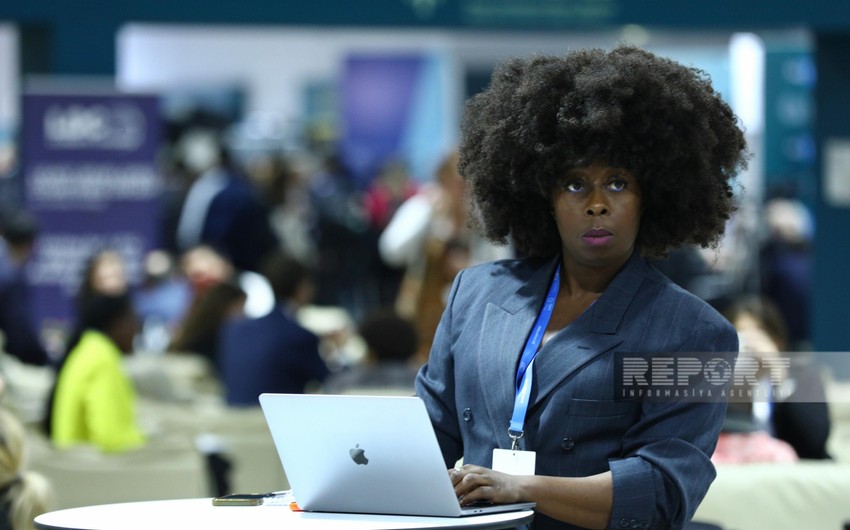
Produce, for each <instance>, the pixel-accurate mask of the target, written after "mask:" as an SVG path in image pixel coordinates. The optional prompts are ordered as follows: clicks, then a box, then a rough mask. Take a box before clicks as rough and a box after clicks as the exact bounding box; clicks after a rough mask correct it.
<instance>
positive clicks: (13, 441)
mask: <svg viewBox="0 0 850 530" xmlns="http://www.w3.org/2000/svg"><path fill="white" fill-rule="evenodd" d="M27 457H28V454H27V437H26V434H25V430H24V426H23V424H22V423H21V421H20V420H19V419H18V418H17V417H16V416H15V415H14V414H13V413H12V412H11V411H9V410H7V409H5V408H0V530H33V528H34V526H33V519H34V518H35V517H36V516H38V515H41V514H42V513H45V512H46V511H48V509H49V508H50V505H51V503H52V500H53V491H52V487H51V485H50V483H49V482H48V480H47V479H46V478H45V477H43V476H42V475H40V474H38V473H35V472H33V471H29V470H27V469H26V462H27Z"/></svg>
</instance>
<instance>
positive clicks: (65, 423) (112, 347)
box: [45, 293, 145, 452]
mask: <svg viewBox="0 0 850 530" xmlns="http://www.w3.org/2000/svg"><path fill="white" fill-rule="evenodd" d="M137 331H138V322H137V318H136V313H135V310H134V308H133V304H132V300H131V298H130V296H129V294H127V293H124V294H118V295H105V294H97V295H92V296H91V297H90V298H88V299H87V300H86V302H85V303H84V304H83V306H82V307H81V318H80V322H79V325H78V328H77V331H76V332H75V333H74V335H72V337H71V340H70V341H69V343H68V349H67V352H68V353H67V354H66V355H65V357H64V358H63V359H62V362H61V364H60V365H59V370H58V372H57V375H56V382H55V385H54V388H53V391H52V393H51V396H50V399H49V401H48V409H47V418H46V422H45V426H46V428H47V431H48V435H49V436H50V438H51V440H52V441H53V443H54V444H55V445H56V446H57V447H59V448H65V447H71V446H75V445H79V444H86V443H88V444H92V445H94V446H96V447H98V448H99V449H101V450H103V451H106V452H120V451H126V450H129V449H133V448H137V447H139V446H141V445H143V444H144V443H145V436H144V434H143V432H142V430H141V429H140V428H139V426H138V424H137V422H136V416H135V402H136V394H135V390H134V388H133V383H132V381H131V380H130V378H129V377H128V376H127V374H126V373H125V372H124V367H123V364H122V356H123V354H125V353H130V352H131V351H132V348H133V337H134V336H135V335H136V333H137Z"/></svg>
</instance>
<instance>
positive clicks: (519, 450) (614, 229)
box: [416, 45, 745, 529]
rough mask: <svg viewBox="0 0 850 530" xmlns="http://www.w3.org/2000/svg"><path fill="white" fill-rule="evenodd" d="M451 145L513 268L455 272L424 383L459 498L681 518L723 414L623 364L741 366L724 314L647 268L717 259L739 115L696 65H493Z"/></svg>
mask: <svg viewBox="0 0 850 530" xmlns="http://www.w3.org/2000/svg"><path fill="white" fill-rule="evenodd" d="M462 133H463V134H462V141H461V146H460V160H459V169H460V172H461V174H462V175H463V177H464V178H465V179H466V181H467V183H468V185H469V189H470V193H471V199H472V202H473V206H474V209H473V211H474V212H475V217H476V219H475V220H476V221H477V222H478V226H479V228H480V230H481V231H482V233H483V234H484V235H486V236H487V238H488V239H490V240H491V241H494V242H501V243H507V242H511V243H512V244H513V245H514V248H515V249H516V251H517V253H518V255H519V256H520V257H519V259H514V260H506V261H498V262H493V263H487V264H483V265H479V266H476V267H472V268H469V269H466V270H464V271H462V272H461V273H460V274H458V275H457V277H456V278H455V282H454V285H453V287H452V290H451V293H450V295H449V299H448V303H447V307H446V309H445V311H444V313H443V316H442V319H441V322H440V325H439V328H438V330H437V332H436V335H435V337H434V342H433V347H432V349H431V352H430V357H429V361H428V364H426V365H425V366H424V367H423V368H422V369H421V371H420V373H419V375H418V377H417V382H416V393H417V395H418V396H420V397H421V398H422V399H423V401H424V402H425V404H426V407H427V409H428V412H429V414H430V417H431V421H432V423H433V426H434V430H435V433H436V435H437V438H438V440H439V443H440V447H441V450H442V453H443V457H444V459H445V462H446V464H447V466H449V467H450V469H449V474H450V476H451V477H452V481H453V483H454V485H455V491H456V493H457V494H458V498H459V500H460V502H461V504H469V503H472V502H476V501H489V502H495V503H509V502H516V501H532V502H535V503H536V512H537V513H536V515H535V518H534V523H533V526H534V528H538V529H544V528H559V529H560V528H681V527H683V526H685V525H686V524H687V523H688V521H689V520H690V519H691V517H692V516H693V514H694V512H695V510H696V508H697V506H698V505H699V503H700V501H701V500H702V498H703V497H704V495H705V493H706V491H707V490H708V487H709V484H710V483H711V482H712V480H713V479H714V476H715V470H714V467H713V466H712V463H711V460H710V457H711V454H712V452H713V451H714V447H715V445H716V443H717V438H718V435H719V432H720V427H721V424H722V422H723V417H724V413H725V409H726V404H725V402H723V401H722V399H716V398H714V399H713V400H712V399H701V400H700V399H690V400H685V399H675V398H667V399H654V398H653V399H646V398H645V396H643V397H642V395H641V394H640V393H639V392H637V393H635V392H634V388H632V391H631V393H627V392H625V385H626V382H627V381H626V378H624V377H623V375H622V374H623V373H624V372H623V371H622V366H620V368H618V366H619V365H618V361H617V359H621V360H622V358H623V357H622V356H623V355H625V354H636V355H643V356H649V355H658V356H660V357H666V358H669V357H672V356H673V355H675V354H677V353H688V352H700V353H702V354H705V353H711V354H712V355H713V357H718V356H719V357H721V358H724V359H729V360H730V361H731V360H733V359H734V355H735V354H734V352H736V351H737V349H738V342H737V336H736V333H735V330H734V328H733V327H732V326H731V325H730V324H729V322H728V321H727V320H725V319H724V318H723V317H722V316H721V315H720V314H718V313H717V312H716V311H715V310H714V309H712V308H711V307H710V306H709V305H708V304H707V303H705V302H704V301H702V300H700V299H699V298H697V297H696V296H694V295H692V294H690V293H688V292H687V291H685V290H683V289H681V288H679V287H678V286H676V285H675V284H674V283H673V282H671V281H670V280H669V279H668V278H666V277H665V276H663V275H662V274H661V273H660V272H658V271H657V270H656V269H654V268H653V267H652V266H651V265H650V264H649V263H648V261H647V258H653V257H660V256H664V255H665V254H666V253H667V252H668V251H670V250H672V249H675V248H677V247H680V246H683V245H688V244H696V245H700V246H702V247H705V248H708V247H713V246H715V247H716V245H717V242H718V240H719V238H720V236H721V235H722V234H723V231H724V227H725V224H726V222H727V220H728V219H729V218H730V216H731V215H732V213H733V212H734V210H735V201H734V196H733V192H732V183H733V180H734V178H735V176H736V174H737V173H738V172H739V171H740V170H742V169H743V168H744V166H745V141H744V136H743V133H742V131H741V130H740V128H739V127H738V125H737V119H736V117H735V116H734V114H733V113H732V111H731V110H730V108H729V106H728V105H727V104H726V103H724V102H723V100H722V99H721V98H720V96H719V95H718V94H717V93H716V92H715V91H714V89H713V88H712V86H711V83H710V81H709V79H708V78H707V76H706V75H705V74H704V73H703V72H701V71H700V70H697V69H694V68H689V67H686V66H683V65H681V64H678V63H676V62H674V61H671V60H669V59H665V58H662V57H658V56H656V55H654V54H652V53H649V52H647V51H644V50H641V49H638V48H635V47H632V46H625V45H621V46H617V47H615V48H614V49H612V50H610V51H605V50H600V49H587V50H578V51H574V52H571V53H569V54H567V55H566V56H563V57H551V56H538V57H533V58H528V59H512V60H508V61H506V62H504V63H502V64H501V65H499V66H498V67H497V68H496V70H495V72H494V74H493V77H492V81H491V84H490V86H489V87H488V88H487V89H486V90H485V91H483V92H482V93H480V94H478V95H477V96H475V97H473V98H472V99H471V100H470V101H469V102H468V103H467V107H466V113H465V121H464V124H463V130H462ZM618 356H620V357H618ZM724 356H726V357H724ZM646 358H647V359H648V357H646ZM621 364H622V363H621ZM618 370H620V371H619V372H618ZM618 374H620V375H619V376H618ZM708 379H709V378H708V377H703V378H702V379H701V380H700V379H696V380H695V381H694V380H690V379H689V382H690V384H691V385H692V386H690V387H688V388H686V389H681V388H680V390H682V391H683V392H684V391H687V392H690V393H691V394H690V395H697V394H698V393H699V392H704V391H709V393H710V390H711V389H712V386H711V381H708ZM653 381H654V379H653ZM713 388H714V390H715V393H714V394H711V395H713V396H717V395H718V394H720V392H719V391H718V387H713ZM459 459H463V463H464V465H463V466H462V467H459V468H457V469H455V468H454V466H455V464H456V462H458V460H459Z"/></svg>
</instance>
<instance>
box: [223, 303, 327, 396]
mask: <svg viewBox="0 0 850 530" xmlns="http://www.w3.org/2000/svg"><path fill="white" fill-rule="evenodd" d="M219 365H220V369H221V378H222V382H223V383H224V390H225V398H226V400H227V403H228V404H229V405H259V404H260V403H259V400H258V399H259V396H260V394H262V393H263V392H279V393H301V392H304V387H305V385H306V384H307V383H309V382H310V381H319V382H321V381H323V380H324V379H325V377H327V375H328V368H327V366H326V365H325V363H324V361H323V360H322V359H321V357H320V356H319V338H318V337H317V336H316V335H314V334H313V333H311V332H310V331H308V330H306V329H304V328H303V327H301V325H299V324H298V323H297V322H296V321H295V320H294V319H293V318H291V317H290V316H288V315H287V314H285V313H284V311H283V310H282V309H280V308H275V309H274V310H272V312H271V313H269V314H268V315H266V316H264V317H260V318H255V319H243V320H237V321H233V322H230V323H228V324H227V325H225V327H224V329H223V330H222V333H221V342H220V345H219Z"/></svg>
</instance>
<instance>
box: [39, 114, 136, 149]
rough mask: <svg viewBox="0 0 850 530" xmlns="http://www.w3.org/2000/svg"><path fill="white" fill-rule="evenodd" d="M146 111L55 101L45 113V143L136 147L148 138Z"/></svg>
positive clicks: (70, 146) (61, 146)
mask: <svg viewBox="0 0 850 530" xmlns="http://www.w3.org/2000/svg"><path fill="white" fill-rule="evenodd" d="M146 126H147V124H146V122H145V116H144V114H143V113H142V112H141V111H140V110H139V109H138V108H136V107H135V106H133V105H131V104H128V103H123V102H116V103H114V104H108V103H107V104H105V103H93V104H83V103H79V102H75V103H71V104H61V103H54V104H52V105H50V106H49V107H48V108H47V109H46V111H45V113H44V144H45V146H47V147H49V148H51V149H104V150H117V151H133V150H135V149H138V148H139V146H140V145H141V144H142V143H143V142H144V140H145V134H146Z"/></svg>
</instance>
